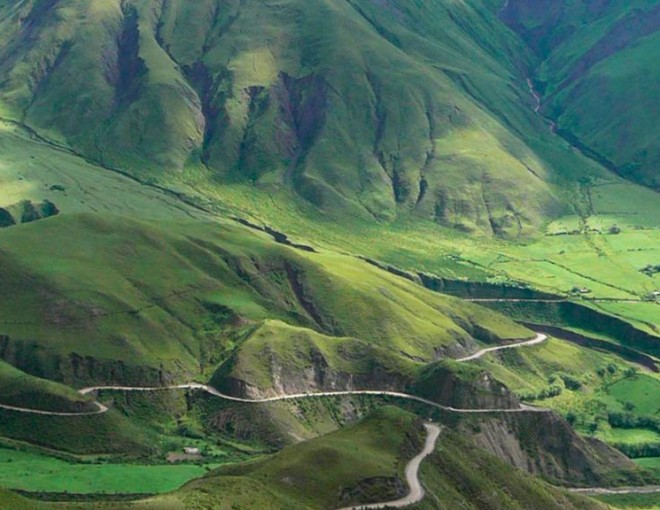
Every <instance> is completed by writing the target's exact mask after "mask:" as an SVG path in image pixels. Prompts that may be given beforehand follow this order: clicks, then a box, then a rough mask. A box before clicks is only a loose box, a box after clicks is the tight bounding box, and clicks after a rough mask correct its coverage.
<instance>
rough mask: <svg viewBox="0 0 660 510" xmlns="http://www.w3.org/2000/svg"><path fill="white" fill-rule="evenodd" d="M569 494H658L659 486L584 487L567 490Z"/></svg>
mask: <svg viewBox="0 0 660 510" xmlns="http://www.w3.org/2000/svg"><path fill="white" fill-rule="evenodd" d="M568 490H569V491H571V492H577V493H578V494H584V495H585V496H611V495H617V494H656V493H660V485H649V486H646V487H619V488H613V489H607V488H602V487H585V488H583V489H568Z"/></svg>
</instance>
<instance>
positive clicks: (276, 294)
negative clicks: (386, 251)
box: [0, 214, 531, 385]
mask: <svg viewBox="0 0 660 510" xmlns="http://www.w3.org/2000/svg"><path fill="white" fill-rule="evenodd" d="M43 246H48V247H49V248H48V250H43V249H40V247H43ZM0 260H2V264H1V265H0V273H1V274H2V280H3V295H2V299H0V307H1V308H2V310H3V312H2V317H3V318H2V322H1V323H0V332H1V333H2V335H3V336H2V337H1V339H0V353H1V355H2V357H3V358H4V359H5V360H7V361H9V362H10V363H11V364H13V365H15V366H17V367H19V368H20V369H22V370H24V371H26V372H28V373H30V374H33V375H36V376H40V377H46V378H50V379H55V380H58V381H63V382H66V383H69V384H81V385H84V384H90V383H111V382H114V383H136V384H147V383H151V384H160V383H163V382H167V381H172V380H179V381H181V380H183V379H187V380H189V379H190V378H192V377H194V376H195V375H198V374H200V372H201V371H203V370H205V369H206V367H213V365H214V364H215V363H218V362H219V361H221V360H223V359H224V358H226V356H228V354H229V353H230V352H231V350H232V349H233V345H234V343H233V342H234V341H233V340H232V334H233V333H232V332H236V334H238V335H239V336H240V331H241V330H243V329H245V328H249V327H251V325H253V324H257V323H258V322H260V321H263V320H264V319H279V320H282V321H284V322H288V323H289V324H292V325H296V326H302V327H306V328H310V329H312V330H315V331H318V332H320V333H324V334H326V335H329V336H331V337H342V336H352V337H355V338H360V339H362V340H363V341H365V342H369V343H370V344H372V345H373V346H374V347H379V348H381V349H383V350H384V351H387V350H393V351H392V352H397V353H401V355H403V356H404V357H408V358H414V359H418V360H420V361H432V360H434V359H436V358H437V357H441V356H447V355H449V353H454V355H456V354H460V353H464V352H468V351H471V350H473V349H476V347H477V344H476V343H475V339H476V340H481V341H483V342H498V341H501V340H502V339H506V338H525V337H529V336H531V333H530V332H529V331H527V330H525V329H524V328H522V327H520V326H517V325H516V324H514V323H513V322H512V321H509V320H508V319H506V318H504V317H503V316H499V315H498V314H496V313H494V312H490V311H488V310H486V309H483V308H480V307H478V306H476V305H469V306H465V305H461V304H460V301H458V300H456V299H453V298H449V297H445V296H441V295H439V294H434V293H432V292H430V291H427V290H425V289H423V288H421V287H419V286H417V285H415V284H414V283H412V282H406V281H404V280H401V279H399V278H398V277H396V276H393V275H390V274H388V273H387V272H385V271H383V270H380V269H378V268H375V267H373V266H371V265H369V264H367V263H366V262H361V261H356V260H355V259H354V258H352V257H347V256H341V255H336V254H314V253H306V252H302V251H297V250H294V249H292V248H287V247H284V246H281V245H278V244H276V243H275V242H273V241H271V240H269V238H268V237H267V236H265V235H261V234H258V233H253V232H252V231H251V230H249V229H246V228H244V227H242V226H239V225H232V224H230V223H204V222H197V223H196V222H191V221H184V222H178V223H176V222H171V223H154V222H148V221H143V222H139V221H135V220H130V219H128V218H125V217H120V216H107V217H105V218H103V219H101V218H100V217H99V216H94V215H77V214H62V215H60V216H57V217H54V218H50V219H48V220H42V221H39V222H35V223H31V224H27V225H21V226H18V227H11V228H8V229H4V230H3V231H2V232H0ZM100 267H102V268H103V269H102V270H100V269H99V268H100ZM374 290H376V292H374ZM339 296H341V299H340V298H339ZM286 336H287V335H284V337H286ZM90 339H93V341H89V340H90ZM328 341H331V339H330V338H328Z"/></svg>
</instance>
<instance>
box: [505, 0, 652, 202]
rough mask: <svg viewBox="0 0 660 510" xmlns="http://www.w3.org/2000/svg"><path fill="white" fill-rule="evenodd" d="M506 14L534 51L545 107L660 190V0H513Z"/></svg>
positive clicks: (590, 145)
mask: <svg viewBox="0 0 660 510" xmlns="http://www.w3.org/2000/svg"><path fill="white" fill-rule="evenodd" d="M501 17H502V19H504V20H505V21H506V22H507V24H508V25H509V26H511V28H513V30H515V31H516V32H517V33H518V34H520V35H521V36H522V38H523V40H524V41H525V42H526V43H527V44H528V45H529V47H530V49H531V50H532V51H533V52H534V54H535V57H536V62H535V68H536V70H535V72H534V74H533V78H534V81H535V82H537V86H538V87H539V89H540V90H542V92H543V94H542V106H543V109H542V111H543V112H544V113H545V114H546V115H548V116H549V117H550V118H552V119H553V120H554V122H555V123H556V126H557V129H558V130H559V132H560V133H561V134H563V135H564V136H566V137H567V138H569V139H571V140H574V141H576V142H577V143H578V144H579V146H580V147H584V148H585V149H586V150H587V151H588V152H589V153H591V154H593V155H595V156H596V157H597V158H598V159H599V160H600V161H602V162H604V163H605V164H606V165H607V166H609V167H610V168H612V169H613V170H614V171H616V172H617V173H619V174H620V175H622V176H624V177H626V178H628V179H632V180H634V181H636V182H640V183H642V184H646V185H648V186H651V187H653V188H655V189H656V190H658V189H660V176H659V175H658V162H659V161H660V147H659V146H658V137H657V136H656V133H655V127H656V125H657V120H656V117H657V115H656V112H657V110H658V94H657V91H656V89H657V83H658V79H660V75H658V72H659V71H658V66H657V65H654V63H655V62H656V61H657V59H658V58H659V57H660V39H659V37H660V36H659V35H658V29H659V28H660V8H659V7H658V5H657V2H653V1H644V0H641V1H633V2H598V3H594V2H588V1H577V2H573V1H570V2H569V1H555V2H543V3H539V2H533V1H525V0H511V1H510V2H508V3H507V7H506V9H504V10H503V11H502V13H501Z"/></svg>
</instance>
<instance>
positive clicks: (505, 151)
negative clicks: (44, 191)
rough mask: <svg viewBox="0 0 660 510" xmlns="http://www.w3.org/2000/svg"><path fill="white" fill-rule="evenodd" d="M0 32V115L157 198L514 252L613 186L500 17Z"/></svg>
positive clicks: (282, 14)
mask: <svg viewBox="0 0 660 510" xmlns="http://www.w3.org/2000/svg"><path fill="white" fill-rule="evenodd" d="M0 29H1V32H2V34H3V37H2V38H1V39H0V72H2V74H3V76H5V78H4V79H3V80H2V81H1V82H0V114H1V115H2V116H4V117H5V118H8V119H11V120H13V121H15V122H18V123H21V124H24V125H27V126H29V127H30V128H31V129H34V130H36V131H37V132H38V133H40V134H41V135H43V136H45V137H47V138H49V139H52V140H56V141H57V142H60V143H63V144H66V145H70V146H71V147H73V148H74V149H75V150H76V151H79V152H81V153H83V154H84V155H85V156H86V157H88V158H91V159H93V160H95V161H97V162H99V163H101V164H103V165H106V166H112V167H119V168H122V169H124V170H126V171H128V172H130V173H132V174H134V175H137V176H139V177H140V178H142V179H145V180H157V181H160V182H168V183H170V184H173V185H174V184H178V185H185V186H188V187H197V188H198V192H202V193H205V194H207V193H210V192H211V190H212V189H213V188H216V187H217V185H218V184H219V183H221V184H223V185H224V186H227V185H245V186H256V188H257V189H258V190H261V191H262V192H264V193H278V192H287V191H290V192H292V193H293V194H294V196H295V197H296V199H297V200H299V199H303V201H304V202H303V203H306V204H309V203H311V204H313V205H314V206H315V208H316V211H318V210H321V211H323V212H325V213H326V214H328V215H330V217H333V218H335V219H341V220H343V221H348V220H349V219H350V218H353V219H355V218H359V219H363V220H367V221H372V222H373V221H374V220H379V221H383V220H385V221H391V220H393V219H395V218H396V217H400V216H408V215H410V214H413V216H415V217H418V218H423V219H427V220H431V221H435V222H437V223H440V224H442V225H445V226H449V227H454V228H459V229H461V230H463V231H467V232H485V233H489V234H496V235H504V236H512V237H518V236H525V235H529V234H531V233H533V232H534V231H536V230H537V229H538V228H539V227H540V226H541V225H542V224H543V222H544V221H546V220H547V219H548V218H554V217H556V216H558V215H560V214H561V213H562V212H566V211H569V210H570V207H571V204H572V201H573V197H572V196H571V194H570V193H569V194H568V195H566V194H564V195H562V194H560V193H559V192H558V191H559V190H560V189H563V188H564V187H565V186H566V185H570V183H575V182H577V180H578V179H579V178H580V177H583V176H585V175H592V174H594V173H595V174H596V175H600V174H603V171H602V170H601V169H598V168H594V167H591V166H590V165H589V164H588V162H587V161H585V160H584V159H581V158H580V157H579V156H578V155H574V154H572V153H571V152H570V151H568V150H567V148H566V147H565V146H564V145H562V143H560V140H559V139H558V138H557V137H554V136H553V135H552V134H551V133H549V132H548V131H547V128H546V126H545V124H544V122H543V121H542V120H541V119H540V118H539V117H538V115H536V114H535V113H534V111H533V108H534V100H533V96H532V94H531V93H530V92H529V90H528V89H527V84H526V83H525V77H526V76H525V73H526V69H528V67H529V65H531V57H530V53H529V52H528V51H527V50H526V49H525V47H524V45H523V44H522V42H520V41H519V40H518V39H517V38H516V37H515V36H514V35H513V34H512V33H511V32H510V31H509V30H507V29H506V27H505V26H504V25H503V24H502V23H501V21H500V20H499V19H498V17H497V8H496V6H494V5H492V2H485V1H483V0H471V1H470V2H460V3H458V2H447V1H444V0H433V1H430V2H422V3H418V4H415V5H414V6H413V5H410V4H409V3H408V2H403V1H398V0H397V1H394V0H392V1H388V2H385V3H383V2H375V1H373V0H351V1H348V2H335V1H331V0H323V1H319V2H314V3H310V2H308V1H303V0H287V1H285V2H281V1H277V2H275V1H266V2H264V1H262V0H258V1H257V0H250V1H246V2H239V1H230V2H224V1H218V0H204V1H202V2H195V3H194V4H190V3H189V2H185V1H179V0H174V1H168V2H157V1H137V0H131V1H126V2H120V1H119V0H112V1H107V0H93V1H88V0H85V1H82V0H57V1H48V2H42V1H29V2H22V3H20V4H15V3H12V2H5V3H4V4H3V5H0ZM81 69H84V70H85V72H84V73H81ZM72 82H75V83H77V87H76V90H75V91H72V90H71V87H70V84H71V83H72ZM558 187H559V188H558ZM209 188H211V190H209ZM279 199H280V200H285V199H287V195H286V193H285V194H284V195H282V196H280V197H279Z"/></svg>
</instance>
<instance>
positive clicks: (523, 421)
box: [460, 413, 635, 486]
mask: <svg viewBox="0 0 660 510" xmlns="http://www.w3.org/2000/svg"><path fill="white" fill-rule="evenodd" d="M460 430H461V432H463V433H465V434H467V435H471V436H472V438H473V439H474V441H475V442H476V444H477V445H478V446H480V447H481V448H484V449H485V450H487V451H489V452H491V453H493V454H494V455H496V456H497V457H499V458H501V459H503V460H505V461H506V462H508V463H509V464H511V465H512V466H514V467H517V468H520V469H523V470H525V471H527V472H529V473H531V474H533V475H537V476H541V477H543V478H546V479H549V480H551V481H554V482H557V483H561V484H565V485H572V486H586V485H598V484H601V485H603V484H605V485H607V484H611V483H613V482H616V477H617V476H633V477H634V476H635V475H634V474H633V473H632V471H633V470H634V468H635V464H634V463H633V462H632V461H630V460H629V459H628V458H627V457H625V456H624V455H623V454H621V453H619V452H618V451H616V450H614V449H613V448H610V447H609V446H607V445H606V444H604V443H601V442H600V441H597V440H595V439H586V438H583V437H581V436H579V435H578V434H577V433H576V432H575V431H574V430H573V429H572V428H571V427H570V425H569V424H568V423H567V422H566V421H564V420H563V419H561V418H560V417H559V416H557V415H556V414H554V413H522V414H509V415H506V416H504V415H500V416H494V417H489V418H486V419H482V420H481V421H480V422H479V424H478V425H477V426H476V427H475V426H474V424H468V422H467V421H466V422H465V423H463V424H462V425H461V426H460ZM626 473H627V474H626ZM627 481H628V482H634V480H631V479H630V478H628V479H627Z"/></svg>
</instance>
